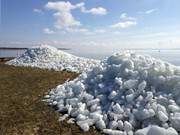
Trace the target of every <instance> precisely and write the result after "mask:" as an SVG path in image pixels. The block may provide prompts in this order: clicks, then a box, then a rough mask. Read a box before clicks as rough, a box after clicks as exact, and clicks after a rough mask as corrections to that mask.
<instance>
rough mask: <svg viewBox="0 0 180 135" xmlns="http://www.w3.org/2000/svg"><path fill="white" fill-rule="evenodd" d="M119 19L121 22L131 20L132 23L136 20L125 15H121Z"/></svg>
mask: <svg viewBox="0 0 180 135" xmlns="http://www.w3.org/2000/svg"><path fill="white" fill-rule="evenodd" d="M120 19H122V20H132V21H135V20H136V18H135V17H130V16H128V15H127V13H122V14H121V16H120Z"/></svg>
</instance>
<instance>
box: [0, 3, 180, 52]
mask: <svg viewBox="0 0 180 135" xmlns="http://www.w3.org/2000/svg"><path fill="white" fill-rule="evenodd" d="M179 5H180V1H179V0H69V1H57V0H56V1H55V0H51V1H49V0H1V29H0V46H4V45H6V46H28V47H29V46H32V45H35V44H40V43H44V44H50V45H53V46H58V47H68V48H73V49H75V50H80V49H81V50H83V51H89V49H90V50H91V51H99V49H101V50H102V51H109V50H118V49H120V48H129V47H132V48H147V47H148V48H161V47H164V48H170V47H180V46H179V45H180V38H179V36H180V8H179Z"/></svg>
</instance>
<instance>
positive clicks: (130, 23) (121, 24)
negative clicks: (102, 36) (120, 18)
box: [110, 21, 137, 29]
mask: <svg viewBox="0 0 180 135" xmlns="http://www.w3.org/2000/svg"><path fill="white" fill-rule="evenodd" d="M135 25H137V22H136V21H125V22H119V23H116V24H113V25H111V26H110V27H111V28H120V29H125V28H129V27H132V26H135Z"/></svg>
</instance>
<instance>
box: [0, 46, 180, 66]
mask: <svg viewBox="0 0 180 135" xmlns="http://www.w3.org/2000/svg"><path fill="white" fill-rule="evenodd" d="M24 51H25V50H18V49H17V50H0V57H17V56H19V55H21V54H22V53H24ZM65 51H66V52H68V53H72V54H74V55H77V56H81V57H87V58H93V59H100V60H101V59H104V58H106V57H108V56H110V55H111V54H112V53H113V52H103V53H102V52H99V53H97V52H89V53H87V52H85V53H83V52H81V53H77V52H74V51H73V50H65ZM121 51H124V50H120V52H121ZM132 51H135V52H137V53H139V54H143V55H150V56H152V57H155V58H159V59H162V60H164V61H168V62H170V63H172V64H174V65H177V66H180V49H177V50H170V49H169V50H160V51H159V50H151V49H141V50H132Z"/></svg>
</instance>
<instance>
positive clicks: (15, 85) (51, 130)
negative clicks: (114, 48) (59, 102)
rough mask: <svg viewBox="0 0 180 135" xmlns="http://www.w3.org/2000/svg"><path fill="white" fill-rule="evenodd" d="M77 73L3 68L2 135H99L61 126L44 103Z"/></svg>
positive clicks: (0, 91)
mask: <svg viewBox="0 0 180 135" xmlns="http://www.w3.org/2000/svg"><path fill="white" fill-rule="evenodd" d="M76 76H77V74H75V73H67V72H55V71H47V70H40V69H32V68H23V67H13V66H8V65H4V64H0V135H82V134H84V135H97V134H100V133H99V132H97V131H95V130H93V129H91V130H90V131H89V132H86V133H84V132H82V131H81V130H80V129H79V127H78V126H76V125H74V124H67V123H66V122H64V121H63V122H58V116H59V114H58V113H57V112H55V111H54V110H53V109H52V108H51V107H48V106H47V105H46V104H45V103H43V102H42V101H41V100H42V98H43V96H44V94H45V93H47V92H48V90H50V89H51V88H54V87H55V86H57V85H58V84H61V83H63V82H64V81H65V80H67V79H68V78H70V79H73V78H75V77H76Z"/></svg>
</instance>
